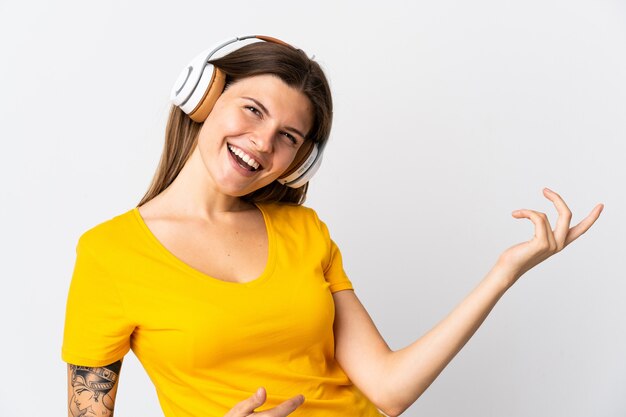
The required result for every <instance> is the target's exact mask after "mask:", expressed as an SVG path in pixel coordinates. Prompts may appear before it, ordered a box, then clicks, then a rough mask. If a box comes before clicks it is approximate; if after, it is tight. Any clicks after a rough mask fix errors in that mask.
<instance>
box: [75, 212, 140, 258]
mask: <svg viewBox="0 0 626 417" xmlns="http://www.w3.org/2000/svg"><path fill="white" fill-rule="evenodd" d="M134 217H135V213H134V208H133V209H130V210H127V211H125V212H123V213H120V214H117V215H115V216H113V217H110V218H108V219H106V220H103V221H101V222H100V223H96V224H95V225H93V226H91V227H90V228H89V229H87V230H85V231H84V232H83V233H82V234H81V235H80V237H79V238H78V244H77V248H85V247H88V248H90V249H91V250H102V249H104V248H106V247H112V246H116V245H119V244H121V243H123V242H124V241H125V240H128V238H129V237H130V236H129V235H130V234H132V230H134V229H133V226H135V224H134V222H136V220H135V218H134Z"/></svg>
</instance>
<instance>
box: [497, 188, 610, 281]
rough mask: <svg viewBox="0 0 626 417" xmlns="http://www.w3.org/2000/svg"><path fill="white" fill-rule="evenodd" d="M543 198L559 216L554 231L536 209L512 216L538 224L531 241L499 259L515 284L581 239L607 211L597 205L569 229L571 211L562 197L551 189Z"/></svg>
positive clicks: (546, 190)
mask: <svg viewBox="0 0 626 417" xmlns="http://www.w3.org/2000/svg"><path fill="white" fill-rule="evenodd" d="M543 195H544V196H545V197H546V198H548V199H549V200H550V201H552V202H553V203H554V205H555V206H556V210H557V212H558V213H559V217H558V220H557V222H556V228H555V229H554V230H552V229H551V227H550V222H549V221H548V217H547V216H546V215H545V214H544V213H540V212H538V211H534V210H516V211H514V212H513V213H512V215H513V217H515V218H518V219H521V218H526V219H530V220H531V221H532V222H533V224H534V225H535V236H534V237H533V238H532V239H531V240H530V241H528V242H523V243H519V244H517V245H515V246H513V247H511V248H509V249H507V250H506V251H504V253H502V255H500V259H498V265H499V266H500V267H502V268H504V269H505V270H507V271H508V272H509V273H510V274H511V275H512V277H513V279H514V281H513V282H515V280H517V278H519V277H520V276H522V274H524V273H525V272H526V271H528V270H529V269H531V268H532V267H534V266H535V265H537V264H539V263H541V262H543V261H544V260H546V259H547V258H549V257H550V256H552V255H554V254H555V253H557V252H559V251H561V250H563V248H564V247H566V246H567V245H569V244H570V243H572V242H573V241H574V240H576V239H578V237H579V236H580V235H582V234H583V233H585V232H586V231H587V230H588V229H589V228H590V227H591V225H593V223H594V222H595V221H596V220H597V219H598V217H599V216H600V213H601V212H602V209H603V208H604V205H603V204H598V205H597V206H595V207H594V208H593V210H591V213H589V215H588V216H587V217H585V218H584V219H583V220H582V221H581V222H580V223H578V224H577V225H576V226H574V227H572V228H570V227H569V225H570V221H571V219H572V212H571V211H570V209H569V208H568V207H567V205H566V204H565V201H563V199H562V198H561V196H560V195H558V194H557V193H555V192H554V191H552V190H550V189H548V188H544V189H543ZM513 282H511V284H512V283H513Z"/></svg>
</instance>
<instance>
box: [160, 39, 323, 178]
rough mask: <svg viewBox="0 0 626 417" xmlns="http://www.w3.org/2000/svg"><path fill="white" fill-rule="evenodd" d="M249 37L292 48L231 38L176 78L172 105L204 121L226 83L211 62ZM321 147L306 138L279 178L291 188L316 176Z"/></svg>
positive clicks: (275, 40)
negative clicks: (230, 46)
mask: <svg viewBox="0 0 626 417" xmlns="http://www.w3.org/2000/svg"><path fill="white" fill-rule="evenodd" d="M250 40H259V41H264V42H271V43H276V44H279V45H283V46H288V47H290V48H293V46H291V45H289V44H288V43H286V42H283V41H281V40H280V39H276V38H273V37H271V36H264V35H246V36H238V37H236V38H234V39H229V40H227V41H225V42H222V43H220V44H219V45H218V46H216V47H213V48H209V49H206V50H204V51H203V52H201V53H200V54H198V55H197V56H196V57H195V58H194V59H193V60H191V62H190V63H189V64H188V65H187V66H186V67H185V68H183V70H182V71H181V73H180V75H179V76H178V78H177V79H176V82H175V83H174V86H173V87H172V90H171V92H170V101H171V102H172V104H174V105H176V106H178V107H180V108H181V110H182V111H183V112H185V113H186V114H188V115H189V117H190V118H191V120H193V121H194V122H197V123H202V122H204V120H206V118H207V117H208V115H209V113H210V112H211V110H212V109H213V106H214V105H215V102H216V101H217V100H218V98H219V96H220V95H221V94H222V92H223V91H224V86H225V85H226V75H225V74H224V72H223V71H221V70H220V69H219V68H216V67H214V66H213V65H212V64H211V63H210V62H209V61H210V60H211V59H215V58H217V57H221V56H224V55H227V54H228V53H230V52H233V51H234V50H237V49H239V48H240V47H241V46H243V45H240V44H239V42H242V41H250ZM249 43H250V42H247V43H246V44H249ZM235 44H237V47H236V48H234V49H231V48H228V46H229V45H235ZM294 49H295V48H294ZM218 53H219V54H218ZM305 145H307V146H305ZM322 150H323V145H322V146H318V144H316V143H314V142H313V141H311V140H305V142H304V143H303V144H302V145H301V147H300V149H299V150H298V153H297V154H296V157H295V158H294V161H293V162H292V164H291V165H290V166H289V168H287V170H286V171H285V173H284V174H283V175H282V176H281V177H280V178H279V179H278V180H277V181H278V182H279V183H281V184H283V185H286V186H287V187H291V188H299V187H302V186H303V185H304V184H306V183H307V182H308V181H309V180H310V179H311V178H312V177H313V175H314V174H315V172H317V170H318V168H319V166H320V164H321V163H322Z"/></svg>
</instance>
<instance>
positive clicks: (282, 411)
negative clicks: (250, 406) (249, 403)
mask: <svg viewBox="0 0 626 417" xmlns="http://www.w3.org/2000/svg"><path fill="white" fill-rule="evenodd" d="M302 403H304V395H302V394H300V395H296V396H295V397H293V398H290V399H288V400H287V401H284V402H282V403H280V404H279V405H277V406H276V407H274V408H272V409H270V410H266V411H263V412H261V413H255V415H257V416H258V417H285V416H288V415H289V414H291V413H293V412H294V411H295V409H296V408H298V407H300V406H301V405H302Z"/></svg>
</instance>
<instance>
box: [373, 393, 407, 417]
mask: <svg viewBox="0 0 626 417" xmlns="http://www.w3.org/2000/svg"><path fill="white" fill-rule="evenodd" d="M372 402H373V403H374V405H376V407H377V408H378V410H379V411H381V412H383V413H384V414H385V415H386V416H387V417H398V416H399V415H400V414H402V413H404V412H405V411H406V409H407V408H409V406H410V405H411V404H406V405H404V404H402V403H400V402H399V401H397V400H396V399H394V397H393V396H380V397H378V398H376V399H375V400H374V401H372Z"/></svg>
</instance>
